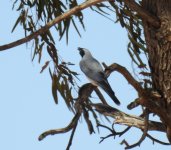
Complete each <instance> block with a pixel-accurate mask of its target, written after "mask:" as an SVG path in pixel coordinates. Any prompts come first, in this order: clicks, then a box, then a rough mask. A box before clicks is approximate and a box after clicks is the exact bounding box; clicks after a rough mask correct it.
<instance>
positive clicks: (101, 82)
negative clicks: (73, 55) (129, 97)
mask: <svg viewBox="0 0 171 150" xmlns="http://www.w3.org/2000/svg"><path fill="white" fill-rule="evenodd" d="M78 50H79V53H80V55H81V56H82V59H81V61H80V69H81V70H82V72H83V73H84V74H85V75H86V76H87V78H88V79H89V80H90V81H91V83H92V84H93V85H95V86H99V87H101V88H102V89H103V90H104V91H105V92H106V93H107V94H108V95H109V96H110V97H111V98H112V100H113V101H114V102H115V103H116V104H117V105H120V102H119V100H118V99H117V97H116V96H115V93H114V91H113V90H112V88H111V86H110V84H109V82H108V81H107V78H106V76H105V73H104V71H103V68H102V66H101V64H100V63H99V62H98V61H97V60H96V59H95V58H94V57H93V56H92V55H91V53H90V51H89V50H87V49H85V48H80V47H79V48H78Z"/></svg>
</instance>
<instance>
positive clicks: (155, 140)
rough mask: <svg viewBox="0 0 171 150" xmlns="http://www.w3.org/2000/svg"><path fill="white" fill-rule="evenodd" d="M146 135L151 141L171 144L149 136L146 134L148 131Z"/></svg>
mask: <svg viewBox="0 0 171 150" xmlns="http://www.w3.org/2000/svg"><path fill="white" fill-rule="evenodd" d="M147 137H148V138H149V139H151V140H152V141H153V143H154V142H156V143H159V144H162V145H171V144H170V143H166V142H162V141H160V140H158V139H156V138H154V137H152V136H151V135H150V134H148V133H147Z"/></svg>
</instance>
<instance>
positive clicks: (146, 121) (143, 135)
mask: <svg viewBox="0 0 171 150" xmlns="http://www.w3.org/2000/svg"><path fill="white" fill-rule="evenodd" d="M148 119H149V113H148V110H147V109H146V110H145V119H144V126H145V127H144V131H143V134H142V136H141V138H140V139H139V141H138V142H136V143H135V144H132V145H129V146H126V147H125V149H132V148H134V147H136V146H140V144H141V143H142V142H143V141H144V139H145V138H146V136H147V132H148Z"/></svg>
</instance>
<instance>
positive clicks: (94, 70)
mask: <svg viewBox="0 0 171 150" xmlns="http://www.w3.org/2000/svg"><path fill="white" fill-rule="evenodd" d="M80 68H81V70H82V72H84V73H85V75H86V76H87V77H88V78H90V79H91V80H94V81H97V82H98V81H101V80H103V74H104V73H103V68H102V66H101V64H100V63H99V62H98V61H97V60H96V59H94V58H91V59H86V60H81V61H80Z"/></svg>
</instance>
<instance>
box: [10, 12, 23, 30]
mask: <svg viewBox="0 0 171 150" xmlns="http://www.w3.org/2000/svg"><path fill="white" fill-rule="evenodd" d="M21 19H22V17H21V15H20V16H19V17H18V19H17V20H16V22H15V24H14V26H13V28H12V31H11V32H13V31H14V30H15V28H16V27H17V25H18V23H19V22H21Z"/></svg>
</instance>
